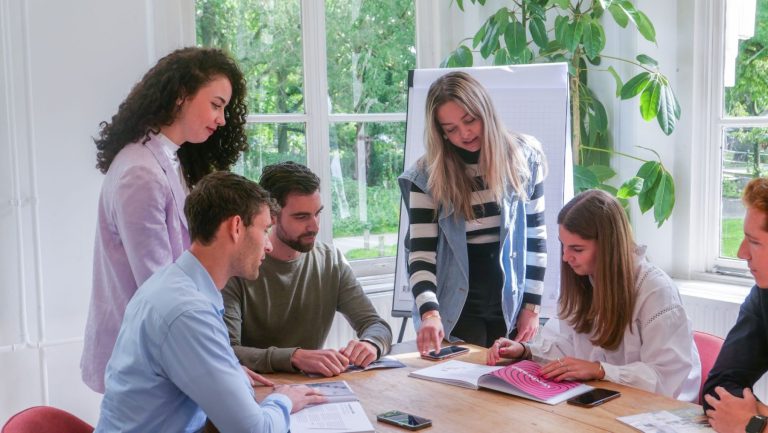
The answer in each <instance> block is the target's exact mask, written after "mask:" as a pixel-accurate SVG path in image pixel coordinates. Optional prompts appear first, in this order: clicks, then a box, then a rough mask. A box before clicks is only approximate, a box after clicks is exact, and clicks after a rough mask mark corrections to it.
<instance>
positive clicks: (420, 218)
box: [408, 184, 439, 315]
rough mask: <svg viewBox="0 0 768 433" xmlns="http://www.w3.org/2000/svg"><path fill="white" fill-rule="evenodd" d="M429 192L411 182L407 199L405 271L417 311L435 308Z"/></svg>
mask: <svg viewBox="0 0 768 433" xmlns="http://www.w3.org/2000/svg"><path fill="white" fill-rule="evenodd" d="M434 215H435V204H434V201H433V200H432V197H430V196H429V194H425V193H424V191H422V190H421V189H420V188H419V187H417V186H416V185H414V184H411V190H410V192H409V200H408V219H409V223H410V227H409V228H410V250H409V252H408V275H409V283H410V286H411V291H412V292H413V298H414V300H415V301H416V307H417V308H418V309H419V314H420V315H421V314H424V313H426V312H427V311H432V310H437V309H438V306H439V305H438V302H437V276H436V275H437V222H435V220H434Z"/></svg>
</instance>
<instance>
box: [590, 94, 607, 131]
mask: <svg viewBox="0 0 768 433" xmlns="http://www.w3.org/2000/svg"><path fill="white" fill-rule="evenodd" d="M589 105H590V107H591V108H592V117H591V118H590V119H591V120H592V122H594V126H595V128H597V129H598V130H599V131H600V132H604V131H607V130H608V114H607V113H606V112H605V107H604V106H603V103H602V102H600V100H599V99H597V98H592V100H591V101H590V103H589Z"/></svg>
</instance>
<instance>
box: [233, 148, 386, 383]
mask: <svg viewBox="0 0 768 433" xmlns="http://www.w3.org/2000/svg"><path fill="white" fill-rule="evenodd" d="M259 183H260V184H261V186H262V187H263V188H264V189H266V190H267V191H269V193H270V195H271V196H272V198H274V199H275V200H276V201H277V202H278V204H280V206H281V210H280V212H279V213H278V215H277V217H276V218H275V222H274V223H275V224H274V226H273V230H272V231H271V232H270V234H269V239H270V241H271V242H272V246H273V248H272V251H270V252H268V253H267V257H266V259H265V260H264V263H263V264H262V267H261V270H260V272H259V276H258V278H257V279H255V280H247V279H244V278H233V279H231V280H230V281H229V283H227V286H226V287H225V289H224V291H223V292H222V294H223V296H224V307H225V309H226V312H225V316H224V320H225V322H226V323H227V327H228V328H229V338H230V343H231V344H232V347H233V348H234V351H235V354H236V355H237V357H238V359H239V360H240V362H241V363H242V364H243V365H244V366H246V367H248V368H250V369H251V370H254V371H257V372H261V373H271V372H275V371H283V372H296V371H302V372H304V373H313V374H321V375H323V376H326V377H330V376H335V375H338V374H340V373H342V372H344V371H345V370H346V369H347V367H349V366H350V365H357V366H362V367H365V366H367V365H368V364H370V363H371V362H373V361H374V360H376V359H378V358H379V357H380V356H382V355H385V354H386V353H388V352H389V347H390V345H391V343H392V330H391V329H390V327H389V325H388V324H387V322H385V321H384V320H383V319H382V318H381V317H379V315H378V314H377V313H376V310H375V309H374V308H373V305H372V304H371V301H370V300H369V299H368V297H367V296H366V295H365V293H364V292H363V289H362V287H361V286H360V283H358V282H357V279H356V278H355V276H354V274H353V273H352V269H351V268H350V266H349V263H348V262H347V260H346V259H345V258H344V255H343V254H342V253H341V252H340V251H338V250H337V249H336V248H334V247H333V246H332V245H328V244H325V243H323V242H315V237H316V236H317V232H318V230H319V219H320V213H321V212H322V210H323V204H322V202H321V198H320V179H319V178H318V177H317V176H316V175H315V174H314V173H312V172H311V171H310V170H309V169H308V168H307V167H305V166H303V165H301V164H297V163H295V162H292V161H289V162H283V163H279V164H273V165H269V166H267V167H265V168H264V171H263V172H262V175H261V179H260V181H259ZM337 311H338V312H340V313H341V314H343V315H344V317H345V318H346V319H347V321H348V322H349V324H350V325H351V326H352V327H353V328H354V330H355V332H356V333H357V336H358V339H353V340H351V341H350V342H349V343H348V344H347V345H346V347H344V348H342V349H340V350H335V349H322V346H323V344H324V342H325V339H326V337H327V336H328V331H329V330H330V328H331V324H332V323H333V319H334V316H335V314H336V312H337Z"/></svg>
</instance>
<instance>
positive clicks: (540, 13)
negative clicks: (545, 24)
mask: <svg viewBox="0 0 768 433" xmlns="http://www.w3.org/2000/svg"><path fill="white" fill-rule="evenodd" d="M527 8H528V16H529V17H530V18H531V19H540V20H546V19H547V10H546V9H544V7H543V6H542V5H540V4H538V3H533V2H531V3H528V6H527Z"/></svg>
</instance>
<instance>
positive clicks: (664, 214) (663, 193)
mask: <svg viewBox="0 0 768 433" xmlns="http://www.w3.org/2000/svg"><path fill="white" fill-rule="evenodd" d="M674 207H675V180H674V179H673V178H672V175H671V174H669V173H667V172H666V171H665V172H664V173H662V175H661V179H660V182H659V186H658V188H657V189H656V197H655V198H654V203H653V219H654V220H656V224H657V225H658V227H661V225H662V224H664V221H666V220H667V219H669V216H670V215H672V209H673V208H674Z"/></svg>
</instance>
